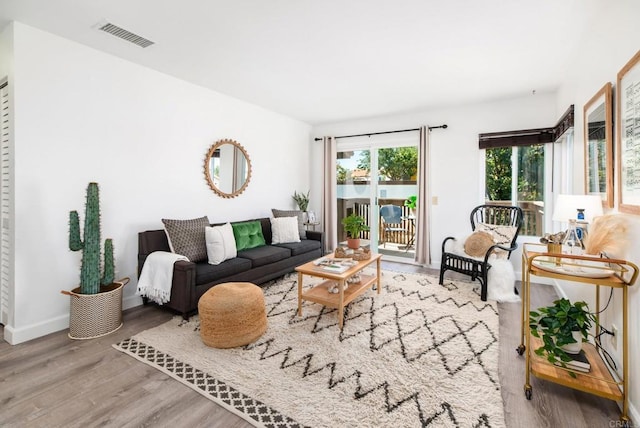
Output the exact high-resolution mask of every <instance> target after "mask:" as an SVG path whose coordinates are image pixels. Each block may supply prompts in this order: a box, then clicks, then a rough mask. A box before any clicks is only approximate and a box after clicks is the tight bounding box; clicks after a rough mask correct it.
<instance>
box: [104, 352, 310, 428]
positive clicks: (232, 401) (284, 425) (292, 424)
mask: <svg viewBox="0 0 640 428" xmlns="http://www.w3.org/2000/svg"><path fill="white" fill-rule="evenodd" d="M116 346H118V347H119V348H121V349H122V350H124V351H125V352H127V353H129V354H131V355H133V356H135V357H137V358H139V359H142V360H144V361H147V362H150V363H152V364H154V365H157V366H158V367H159V368H160V369H162V370H164V371H165V372H168V373H169V374H171V375H172V376H174V377H176V378H178V379H180V380H182V381H184V382H187V383H190V384H192V385H194V386H196V387H197V388H198V389H200V390H201V391H202V392H203V393H205V394H207V395H210V396H211V397H212V398H214V399H217V400H219V401H222V402H223V403H225V404H226V405H228V406H231V407H233V408H235V409H237V410H239V411H240V412H242V413H244V414H246V415H248V416H249V417H250V418H251V419H253V420H254V421H256V422H258V423H260V424H262V425H264V426H265V427H268V428H302V427H304V425H300V424H299V423H298V422H296V421H294V420H293V419H291V418H289V417H288V416H285V415H283V414H281V413H280V412H278V411H277V410H276V409H273V408H271V407H269V406H267V405H266V404H264V403H262V402H261V401H258V400H255V399H253V398H251V397H249V396H247V395H245V394H243V393H242V392H240V391H237V390H236V389H234V388H233V387H231V386H229V385H227V384H226V383H225V382H222V381H220V380H218V379H216V378H214V377H212V376H211V375H208V374H207V373H205V372H203V371H201V370H198V369H196V368H194V367H192V366H190V365H189V364H185V363H183V362H181V361H179V360H176V359H175V358H173V357H172V356H171V355H168V354H165V353H163V352H160V351H158V350H156V349H154V348H153V347H152V346H148V345H145V344H144V343H141V342H138V341H136V340H134V339H125V340H123V341H122V342H120V343H118V344H117V345H116Z"/></svg>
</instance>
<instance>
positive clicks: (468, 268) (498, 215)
mask: <svg viewBox="0 0 640 428" xmlns="http://www.w3.org/2000/svg"><path fill="white" fill-rule="evenodd" d="M470 218H471V230H472V231H474V232H475V231H483V232H487V233H489V234H491V235H492V238H493V243H494V245H491V246H490V247H489V248H488V249H487V250H486V252H485V254H484V255H483V256H480V257H477V258H473V257H471V256H468V255H461V254H460V253H453V252H451V251H450V250H449V251H447V248H446V244H447V241H449V240H455V239H456V238H454V237H453V236H449V237H447V238H445V239H444V241H443V242H442V262H441V264H440V285H442V281H443V279H444V273H445V272H446V271H448V270H452V271H454V272H458V273H461V274H464V275H469V276H470V277H471V280H472V281H474V280H476V279H477V280H478V281H479V282H480V285H481V291H480V298H481V299H482V300H483V301H486V300H487V274H488V273H489V269H491V263H489V257H490V256H491V255H492V254H495V255H496V257H504V258H507V259H508V258H510V257H511V252H512V251H514V250H515V249H516V248H518V244H516V240H517V239H518V234H519V233H520V228H521V227H522V222H523V213H522V209H521V208H520V207H515V206H500V205H480V206H477V207H475V208H474V209H473V211H471V216H470ZM489 245H490V244H489ZM465 254H466V253H465Z"/></svg>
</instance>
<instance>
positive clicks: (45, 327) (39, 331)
mask: <svg viewBox="0 0 640 428" xmlns="http://www.w3.org/2000/svg"><path fill="white" fill-rule="evenodd" d="M67 328H69V315H68V314H67V315H61V316H59V317H56V318H51V319H49V320H46V321H43V322H40V323H37V324H31V325H29V326H26V327H22V328H14V327H12V326H10V325H8V326H5V327H4V340H6V341H7V342H9V343H10V344H11V345H17V344H19V343H23V342H27V341H29V340H32V339H37V338H38V337H42V336H46V335H47V334H51V333H55V332H57V331H60V330H65V329H67Z"/></svg>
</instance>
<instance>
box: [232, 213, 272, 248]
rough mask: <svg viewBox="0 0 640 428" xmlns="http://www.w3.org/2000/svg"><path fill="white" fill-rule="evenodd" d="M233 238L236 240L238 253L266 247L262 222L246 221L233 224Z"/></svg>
mask: <svg viewBox="0 0 640 428" xmlns="http://www.w3.org/2000/svg"><path fill="white" fill-rule="evenodd" d="M231 226H232V227H233V236H234V237H235V238H236V249H237V250H238V251H242V250H246V249H249V248H255V247H260V246H262V245H265V244H266V242H265V240H264V236H263V235H262V224H261V223H260V221H258V220H256V221H246V222H241V223H233V224H232V225H231Z"/></svg>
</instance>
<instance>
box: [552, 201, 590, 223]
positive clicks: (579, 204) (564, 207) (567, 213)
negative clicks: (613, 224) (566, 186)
mask: <svg viewBox="0 0 640 428" xmlns="http://www.w3.org/2000/svg"><path fill="white" fill-rule="evenodd" d="M578 208H580V209H583V210H584V219H585V221H587V222H589V223H591V222H592V221H593V219H594V218H595V217H598V216H601V215H602V197H601V196H599V195H558V197H557V198H556V203H555V205H554V209H553V221H561V222H568V221H569V219H572V218H573V219H575V218H577V216H578Z"/></svg>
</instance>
